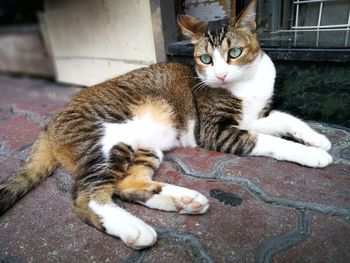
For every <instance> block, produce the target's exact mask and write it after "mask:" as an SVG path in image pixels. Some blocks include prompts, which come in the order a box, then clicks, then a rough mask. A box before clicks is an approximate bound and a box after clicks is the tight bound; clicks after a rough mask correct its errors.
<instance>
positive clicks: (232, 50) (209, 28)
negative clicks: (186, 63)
mask: <svg viewBox="0 0 350 263" xmlns="http://www.w3.org/2000/svg"><path fill="white" fill-rule="evenodd" d="M255 17H256V2H255V0H252V1H251V2H250V3H249V5H248V6H247V7H246V8H245V10H244V11H243V12H242V13H241V14H240V15H239V16H238V17H236V18H231V19H223V20H218V21H213V22H209V23H206V22H202V21H199V20H197V19H195V18H193V17H190V16H184V15H179V16H178V19H177V22H178V25H179V26H180V28H181V30H182V32H183V33H184V34H185V35H186V36H188V37H189V38H190V39H191V41H192V43H193V44H194V62H195V69H196V71H197V74H198V76H199V77H200V79H201V80H202V81H203V82H204V83H205V84H206V85H208V86H210V87H227V86H230V85H231V84H232V83H234V82H235V81H238V80H239V79H242V78H249V77H250V76H249V75H250V74H252V73H251V69H252V65H253V62H254V61H255V59H256V58H257V56H258V55H259V52H260V47H259V43H258V40H257V37H256V24H255Z"/></svg>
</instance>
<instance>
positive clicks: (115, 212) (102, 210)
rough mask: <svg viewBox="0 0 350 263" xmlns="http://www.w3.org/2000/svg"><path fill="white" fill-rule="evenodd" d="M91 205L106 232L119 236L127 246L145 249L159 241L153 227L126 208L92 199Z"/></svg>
mask: <svg viewBox="0 0 350 263" xmlns="http://www.w3.org/2000/svg"><path fill="white" fill-rule="evenodd" d="M89 207H90V208H91V209H92V211H94V212H95V213H96V214H97V215H98V216H99V217H100V219H101V223H102V225H103V226H104V228H105V229H106V233H108V234H110V235H113V236H117V237H119V238H120V239H121V240H122V241H123V242H124V243H125V244H126V245H127V246H129V247H132V248H133V249H143V248H145V247H149V246H152V245H154V243H155V242H156V241H157V233H156V232H155V231H154V229H153V228H152V227H150V226H149V225H147V224H146V223H145V222H143V221H142V220H141V219H139V218H137V217H135V216H133V215H132V214H130V213H128V212H127V211H125V210H124V209H122V208H120V207H117V206H116V205H114V204H106V205H101V204H98V203H96V202H95V201H90V203H89Z"/></svg>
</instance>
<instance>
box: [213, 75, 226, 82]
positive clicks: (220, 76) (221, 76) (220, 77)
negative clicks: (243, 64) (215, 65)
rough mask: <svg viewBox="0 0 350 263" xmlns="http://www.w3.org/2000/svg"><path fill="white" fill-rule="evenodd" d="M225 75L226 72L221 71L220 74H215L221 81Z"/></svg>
mask: <svg viewBox="0 0 350 263" xmlns="http://www.w3.org/2000/svg"><path fill="white" fill-rule="evenodd" d="M226 76H227V73H222V74H217V75H216V77H217V78H218V79H219V80H221V81H224V80H225V78H226Z"/></svg>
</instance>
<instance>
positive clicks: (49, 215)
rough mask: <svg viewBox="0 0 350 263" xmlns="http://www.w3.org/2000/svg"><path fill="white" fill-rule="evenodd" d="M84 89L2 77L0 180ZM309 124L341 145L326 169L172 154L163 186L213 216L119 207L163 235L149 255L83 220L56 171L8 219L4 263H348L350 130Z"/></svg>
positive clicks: (2, 241) (1, 240) (0, 230)
mask: <svg viewBox="0 0 350 263" xmlns="http://www.w3.org/2000/svg"><path fill="white" fill-rule="evenodd" d="M78 90H79V89H78V88H77V87H71V86H65V85H60V84H56V83H54V82H50V81H47V80H40V79H29V78H13V77H7V76H0V94H1V96H0V179H4V178H6V177H7V176H10V175H11V174H12V173H13V172H14V171H15V170H16V168H17V167H18V166H19V164H20V162H21V161H22V160H23V159H24V158H25V157H26V156H27V154H28V151H29V149H30V146H31V144H32V143H33V141H34V140H35V138H36V136H37V134H38V132H39V130H40V129H41V128H42V127H43V126H44V125H45V124H46V123H47V121H48V120H49V119H50V117H51V116H52V115H53V114H54V112H56V111H57V110H59V109H60V108H62V107H63V106H64V105H65V104H66V103H67V102H68V101H69V99H70V98H71V97H72V96H73V94H75V93H76V92H77V91H78ZM311 125H312V126H313V127H314V128H315V129H317V130H319V131H320V132H322V133H324V134H326V135H327V136H329V138H330V139H331V140H332V142H333V147H332V150H331V154H332V155H333V157H334V163H333V164H331V165H330V166H329V167H327V168H325V169H310V168H306V167H302V166H299V165H296V164H292V163H287V162H278V161H276V160H273V159H269V158H258V157H254V158H253V157H245V158H240V157H237V156H233V155H228V154H222V153H217V152H211V151H206V150H202V149H199V148H194V149H189V148H185V149H177V150H174V151H172V152H169V153H167V154H166V158H165V161H164V162H163V164H162V165H161V168H160V170H159V171H158V172H157V174H156V176H155V179H156V180H159V181H163V182H167V183H173V184H177V185H180V186H185V187H189V188H193V189H196V190H198V191H200V192H201V193H203V194H204V195H205V196H206V197H207V198H208V199H209V202H210V208H209V210H208V212H207V213H206V214H204V215H201V216H189V215H181V214H177V213H167V212H162V211H156V210H151V209H148V208H146V207H143V206H141V205H137V204H131V203H121V202H120V200H115V201H116V202H117V203H119V204H120V205H121V206H123V207H125V209H127V210H128V211H130V212H132V213H133V214H135V215H137V216H139V217H140V218H142V219H143V220H145V221H146V222H148V223H149V224H150V225H152V226H154V227H155V228H156V231H157V232H158V236H159V240H158V242H157V243H156V245H155V246H154V247H152V248H150V249H146V250H143V251H133V250H131V249H129V248H127V247H126V246H124V245H123V244H122V242H121V241H120V240H118V239H115V238H113V237H111V236H108V235H105V234H102V233H100V232H98V231H97V230H95V229H94V228H92V227H89V226H87V225H85V224H84V223H82V222H80V220H79V219H78V218H77V216H76V215H75V214H74V213H73V211H72V207H71V202H70V194H71V179H70V177H69V175H68V174H67V173H65V172H64V171H58V172H56V173H55V174H54V175H53V176H52V177H50V178H48V179H47V180H45V181H44V182H43V183H42V184H41V185H39V186H38V187H37V188H35V189H34V190H33V191H31V192H30V193H28V194H27V195H26V196H25V197H24V198H23V199H21V200H20V201H19V202H18V203H17V204H16V205H15V206H14V207H13V208H12V209H10V210H9V211H8V212H7V213H6V214H5V215H4V216H3V217H2V218H0V262H45V263H46V262H125V263H133V262H259V263H260V262H276V263H277V262H315V263H316V262H322V263H323V262H337V263H342V262H344V263H346V262H350V245H349V244H350V146H349V145H350V131H349V130H347V129H345V128H342V127H339V126H334V125H326V124H320V123H315V122H311Z"/></svg>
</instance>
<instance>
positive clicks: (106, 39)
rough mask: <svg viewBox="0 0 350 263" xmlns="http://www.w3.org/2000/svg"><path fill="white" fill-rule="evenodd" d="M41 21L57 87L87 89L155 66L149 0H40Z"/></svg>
mask: <svg viewBox="0 0 350 263" xmlns="http://www.w3.org/2000/svg"><path fill="white" fill-rule="evenodd" d="M42 21H43V23H44V24H45V28H46V29H47V30H46V33H47V39H48V44H49V45H50V47H51V52H52V56H53V61H54V65H55V69H56V79H57V80H58V81H60V82H67V83H74V84H80V85H93V84H96V83H99V82H102V81H104V80H107V79H110V78H112V77H115V76H117V75H119V74H123V73H125V72H128V71H130V70H133V69H136V68H139V67H143V66H146V65H149V64H152V63H155V62H157V59H156V50H155V43H154V35H153V29H152V17H151V8H150V2H149V1H146V0H142V1H138V0H128V1H114V0H100V1H98V0H84V1H82V0H46V1H45V13H44V14H43V19H42Z"/></svg>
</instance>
